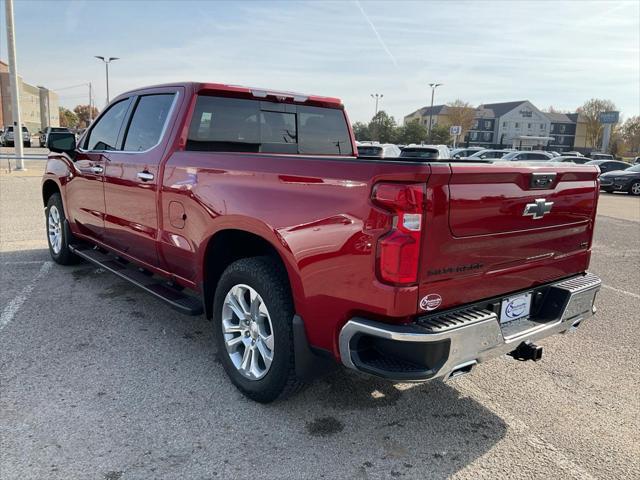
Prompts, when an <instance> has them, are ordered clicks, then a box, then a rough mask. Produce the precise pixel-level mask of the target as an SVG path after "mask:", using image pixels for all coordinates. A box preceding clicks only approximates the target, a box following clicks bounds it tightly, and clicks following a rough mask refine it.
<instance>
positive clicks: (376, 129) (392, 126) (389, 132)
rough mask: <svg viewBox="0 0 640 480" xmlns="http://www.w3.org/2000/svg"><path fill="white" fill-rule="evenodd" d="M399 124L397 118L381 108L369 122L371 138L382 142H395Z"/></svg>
mask: <svg viewBox="0 0 640 480" xmlns="http://www.w3.org/2000/svg"><path fill="white" fill-rule="evenodd" d="M397 129H398V126H397V125H396V121H395V119H394V118H393V117H392V116H390V115H389V114H388V113H387V112H385V111H384V110H380V111H379V112H378V113H377V114H376V115H374V117H373V118H372V119H371V122H369V132H370V135H371V137H372V138H371V140H374V141H378V142H380V143H393V142H395V140H396V136H397Z"/></svg>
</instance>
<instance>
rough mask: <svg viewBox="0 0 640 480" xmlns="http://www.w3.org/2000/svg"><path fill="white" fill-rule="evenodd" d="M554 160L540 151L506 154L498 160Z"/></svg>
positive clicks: (547, 153) (551, 156)
mask: <svg viewBox="0 0 640 480" xmlns="http://www.w3.org/2000/svg"><path fill="white" fill-rule="evenodd" d="M552 158H554V156H553V155H551V154H550V153H549V152H544V151H542V150H531V151H528V152H511V153H507V154H506V155H505V156H504V157H502V158H501V159H500V160H510V161H541V160H542V161H547V160H551V159H552Z"/></svg>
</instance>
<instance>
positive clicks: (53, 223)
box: [47, 205, 62, 255]
mask: <svg viewBox="0 0 640 480" xmlns="http://www.w3.org/2000/svg"><path fill="white" fill-rule="evenodd" d="M47 231H48V233H49V244H50V245H51V250H53V253H55V254H56V255H57V254H59V253H60V250H61V249H62V221H61V219H60V212H59V211H58V207H56V206H55V205H51V206H50V207H49V215H48V216H47Z"/></svg>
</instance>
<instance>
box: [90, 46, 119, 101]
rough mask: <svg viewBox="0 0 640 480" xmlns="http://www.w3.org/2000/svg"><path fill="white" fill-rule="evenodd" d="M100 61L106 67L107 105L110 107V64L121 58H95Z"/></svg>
mask: <svg viewBox="0 0 640 480" xmlns="http://www.w3.org/2000/svg"><path fill="white" fill-rule="evenodd" d="M95 57H96V58H97V59H98V60H102V61H103V62H104V67H105V76H106V78H107V103H106V104H107V105H109V64H110V63H111V62H113V61H114V60H119V57H101V56H98V55H96V56H95Z"/></svg>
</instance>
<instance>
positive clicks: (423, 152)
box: [400, 148, 438, 160]
mask: <svg viewBox="0 0 640 480" xmlns="http://www.w3.org/2000/svg"><path fill="white" fill-rule="evenodd" d="M400 157H405V158H425V159H428V160H434V159H437V158H438V150H436V149H435V148H405V149H404V150H402V152H400Z"/></svg>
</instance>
